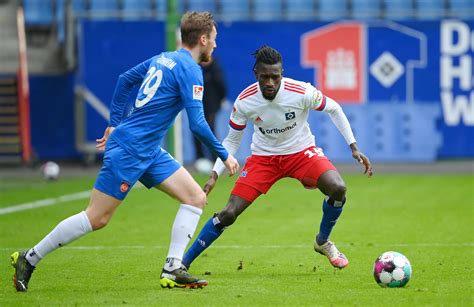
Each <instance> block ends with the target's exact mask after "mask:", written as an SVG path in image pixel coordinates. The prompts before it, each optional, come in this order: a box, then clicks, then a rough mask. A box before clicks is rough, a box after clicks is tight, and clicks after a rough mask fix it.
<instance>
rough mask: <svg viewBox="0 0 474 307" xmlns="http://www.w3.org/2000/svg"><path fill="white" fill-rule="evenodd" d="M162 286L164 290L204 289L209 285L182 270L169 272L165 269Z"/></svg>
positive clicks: (162, 275) (161, 281) (161, 280)
mask: <svg viewBox="0 0 474 307" xmlns="http://www.w3.org/2000/svg"><path fill="white" fill-rule="evenodd" d="M160 285H161V287H162V288H174V287H178V288H189V289H196V288H203V287H205V286H207V285H208V282H207V280H204V279H199V278H196V277H194V276H192V275H191V274H189V273H188V272H187V271H186V270H183V269H182V268H179V269H176V270H174V271H171V272H169V271H167V270H165V269H163V270H162V271H161V278H160Z"/></svg>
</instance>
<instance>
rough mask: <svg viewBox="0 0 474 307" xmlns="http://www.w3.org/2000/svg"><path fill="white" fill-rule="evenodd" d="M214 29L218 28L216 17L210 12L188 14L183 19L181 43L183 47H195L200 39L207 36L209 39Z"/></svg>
mask: <svg viewBox="0 0 474 307" xmlns="http://www.w3.org/2000/svg"><path fill="white" fill-rule="evenodd" d="M212 27H216V28H217V25H216V22H215V21H214V17H213V16H212V14H211V13H209V12H194V11H191V12H186V14H184V15H183V17H182V18H181V41H182V43H183V45H186V46H188V47H191V48H192V47H194V46H196V45H197V43H198V42H199V37H201V35H203V34H205V35H207V36H208V37H209V35H210V34H211V31H212Z"/></svg>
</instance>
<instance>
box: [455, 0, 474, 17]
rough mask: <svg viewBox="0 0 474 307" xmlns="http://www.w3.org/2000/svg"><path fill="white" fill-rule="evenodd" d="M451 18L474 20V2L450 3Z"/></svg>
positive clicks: (470, 0) (458, 0)
mask: <svg viewBox="0 0 474 307" xmlns="http://www.w3.org/2000/svg"><path fill="white" fill-rule="evenodd" d="M449 3H450V8H449V16H452V17H456V18H468V19H472V18H474V0H451V1H449Z"/></svg>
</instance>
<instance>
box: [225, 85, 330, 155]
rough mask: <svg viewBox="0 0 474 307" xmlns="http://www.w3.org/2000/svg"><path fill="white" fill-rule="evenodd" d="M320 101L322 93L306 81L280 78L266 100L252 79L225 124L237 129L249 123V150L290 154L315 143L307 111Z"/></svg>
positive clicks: (321, 106) (321, 103)
mask: <svg viewBox="0 0 474 307" xmlns="http://www.w3.org/2000/svg"><path fill="white" fill-rule="evenodd" d="M324 104H325V97H324V96H323V94H322V93H321V92H320V91H318V90H317V89H316V88H315V87H313V86H312V85H311V84H309V83H304V82H300V81H296V80H293V79H290V78H283V79H282V81H281V84H280V89H279V90H278V93H277V94H276V96H275V98H274V99H273V100H267V99H265V98H264V97H263V95H262V92H261V91H260V87H259V85H258V83H257V82H256V83H254V84H252V85H251V86H249V87H247V88H246V89H245V90H244V91H242V93H241V94H240V95H239V97H237V99H236V100H235V103H234V109H233V112H232V115H231V117H230V122H229V124H230V126H231V127H232V128H234V129H236V130H239V129H243V128H245V126H246V124H247V122H252V123H253V125H254V133H253V136H252V145H251V149H252V154H255V155H261V156H268V155H286V154H292V153H295V152H299V151H302V150H303V149H305V148H307V147H309V146H314V145H315V138H314V135H313V134H312V133H311V130H310V128H309V125H308V112H309V110H311V109H314V110H322V109H324Z"/></svg>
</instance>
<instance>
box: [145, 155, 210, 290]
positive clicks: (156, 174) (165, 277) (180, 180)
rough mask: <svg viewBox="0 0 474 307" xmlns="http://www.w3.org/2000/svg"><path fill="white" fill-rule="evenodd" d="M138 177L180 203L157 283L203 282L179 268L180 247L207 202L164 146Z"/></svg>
mask: <svg viewBox="0 0 474 307" xmlns="http://www.w3.org/2000/svg"><path fill="white" fill-rule="evenodd" d="M140 181H141V182H142V183H143V184H144V185H145V186H147V187H148V188H151V187H155V188H157V189H159V190H161V191H163V192H165V193H167V194H168V195H170V196H171V197H173V198H175V199H177V200H178V201H179V202H180V203H181V205H180V207H179V209H178V212H177V213H176V217H175V220H174V222H173V226H172V229H171V242H170V247H169V251H168V256H167V258H166V263H165V265H164V267H163V271H162V273H161V278H160V284H161V286H162V287H169V288H172V287H175V286H177V287H187V288H196V287H203V286H206V285H207V281H205V280H201V279H198V278H195V277H194V276H192V275H190V274H189V273H187V272H186V271H185V270H182V269H181V260H182V258H183V254H184V250H185V249H186V246H187V245H188V243H189V240H190V239H191V237H192V236H193V234H194V232H195V230H196V227H197V224H198V222H199V219H200V217H201V214H202V210H203V208H204V206H205V205H206V202H207V198H206V194H205V193H204V192H203V191H202V189H201V187H200V186H199V185H198V184H197V182H196V181H195V180H194V179H193V177H192V176H191V175H190V174H189V173H188V171H186V169H184V168H183V167H182V166H181V165H180V164H179V163H178V162H177V161H176V160H175V159H174V158H173V157H171V156H170V155H169V154H168V153H167V152H166V151H164V150H161V152H160V153H159V154H158V155H157V156H156V157H155V160H154V162H153V163H152V164H151V165H150V166H149V167H148V169H147V171H146V172H145V173H144V174H143V176H142V177H141V178H140Z"/></svg>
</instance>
